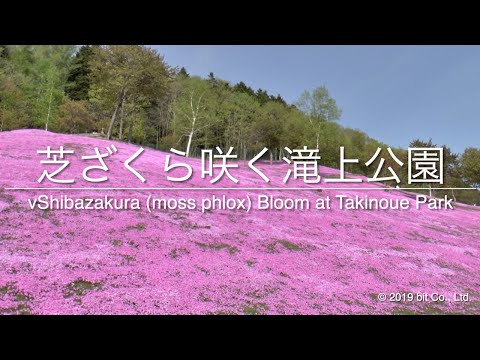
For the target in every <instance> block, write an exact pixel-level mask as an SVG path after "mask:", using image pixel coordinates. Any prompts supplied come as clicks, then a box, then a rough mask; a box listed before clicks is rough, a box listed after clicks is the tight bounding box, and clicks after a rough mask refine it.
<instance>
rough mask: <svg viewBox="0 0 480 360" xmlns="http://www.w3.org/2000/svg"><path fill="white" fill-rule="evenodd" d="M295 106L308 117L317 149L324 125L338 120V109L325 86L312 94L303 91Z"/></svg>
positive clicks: (339, 113)
mask: <svg viewBox="0 0 480 360" xmlns="http://www.w3.org/2000/svg"><path fill="white" fill-rule="evenodd" d="M295 105H296V106H297V107H298V108H299V109H300V110H302V111H303V112H304V113H305V114H306V115H307V116H308V117H309V119H310V123H311V125H312V128H313V129H314V132H315V136H316V144H317V149H318V148H319V141H320V133H321V132H322V129H323V127H324V124H325V123H326V122H329V121H337V120H338V119H340V116H341V113H342V112H341V110H340V108H339V107H338V106H337V103H336V101H335V99H333V98H332V97H331V96H330V94H329V92H328V89H327V88H326V87H325V86H320V87H317V88H316V89H314V90H313V91H312V92H310V91H308V90H305V91H304V92H303V94H302V95H301V96H300V98H299V99H298V101H297V102H296V104H295Z"/></svg>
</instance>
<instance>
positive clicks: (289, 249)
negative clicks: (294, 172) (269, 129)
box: [0, 130, 480, 314]
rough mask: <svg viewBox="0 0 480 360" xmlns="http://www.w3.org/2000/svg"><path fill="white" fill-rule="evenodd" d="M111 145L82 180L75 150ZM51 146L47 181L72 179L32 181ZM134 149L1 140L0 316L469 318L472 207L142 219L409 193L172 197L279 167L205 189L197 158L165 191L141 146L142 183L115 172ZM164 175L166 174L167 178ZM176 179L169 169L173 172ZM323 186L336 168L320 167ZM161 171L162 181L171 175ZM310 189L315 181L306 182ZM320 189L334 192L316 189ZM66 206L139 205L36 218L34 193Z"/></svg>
mask: <svg viewBox="0 0 480 360" xmlns="http://www.w3.org/2000/svg"><path fill="white" fill-rule="evenodd" d="M111 144H115V146H116V148H117V149H118V153H116V154H113V155H111V156H109V157H108V158H107V159H106V160H105V162H106V164H107V165H108V166H109V168H110V171H109V172H108V173H105V172H102V171H98V170H97V172H96V173H94V172H92V175H93V174H95V175H98V176H104V175H105V174H106V175H108V177H109V180H108V181H107V182H104V183H89V182H86V181H85V180H83V179H82V171H83V169H84V168H85V167H86V166H89V165H97V163H96V162H95V161H88V162H86V161H83V160H81V158H80V157H81V156H82V155H92V154H93V149H94V147H99V149H100V151H101V152H105V148H106V147H107V146H109V145H111ZM47 146H51V147H52V149H58V148H59V147H60V146H64V147H65V148H66V149H70V150H74V151H75V154H73V155H67V157H66V159H69V160H70V161H71V164H70V166H69V167H68V168H67V169H66V170H65V171H64V172H63V173H62V175H60V176H59V178H64V179H67V178H75V184H54V183H51V182H49V181H48V180H45V181H44V182H43V183H41V184H39V183H38V182H37V179H38V178H39V177H40V175H41V173H42V171H43V169H45V168H46V167H45V165H42V164H40V160H46V157H45V155H40V154H37V150H45V149H46V148H47ZM138 149H139V146H136V145H129V144H125V143H121V142H115V141H106V140H103V139H98V138H93V137H87V136H74V135H63V134H54V133H49V132H45V131H40V130H18V131H11V132H3V133H0V163H1V177H0V314H410V313H422V314H435V313H467V314H479V313H480V298H479V296H480V276H479V274H480V211H479V208H478V207H470V206H466V205H461V204H458V205H457V206H455V210H436V211H432V210H428V209H426V208H422V209H420V210H416V209H415V208H412V209H410V210H407V211H405V210H403V211H402V210H340V209H337V208H334V209H332V210H315V209H310V210H304V211H293V210H281V211H280V210H268V211H260V210H257V209H254V210H252V211H251V212H249V213H246V212H245V211H243V210H211V211H207V212H205V213H202V211H201V209H195V210H188V209H187V210H153V211H152V212H151V213H150V212H148V211H147V210H146V209H145V206H144V205H143V204H144V203H145V200H146V198H147V197H148V195H152V196H153V197H158V198H175V199H179V198H195V199H197V200H198V201H201V199H202V198H205V197H211V196H213V195H216V196H222V195H227V196H230V197H234V198H239V197H243V196H246V195H247V193H248V195H250V196H251V197H252V198H254V197H256V196H257V195H258V194H266V195H273V196H275V197H277V198H285V197H305V198H309V199H312V201H315V199H317V198H319V197H326V196H328V195H329V196H330V197H334V196H335V195H339V194H345V195H351V196H355V195H359V196H360V197H364V196H365V195H368V196H370V197H380V196H381V197H384V198H390V199H398V198H407V199H409V201H410V202H412V203H413V202H414V201H415V198H414V196H413V195H411V194H408V193H402V192H400V191H384V190H378V191H365V190H363V191H362V190H355V188H358V187H378V186H381V185H380V184H372V183H367V182H364V183H361V184H343V185H342V184H340V185H341V186H348V187H351V188H352V190H349V191H344V190H338V191H336V190H323V191H319V190H314V189H309V187H312V186H313V185H306V184H303V181H300V180H298V181H294V180H293V179H292V180H291V181H290V182H289V184H288V186H289V187H295V186H297V187H305V190H300V191H294V190H265V191H260V190H248V192H247V191H246V190H234V189H228V190H220V191H213V190H199V191H195V190H194V191H191V190H188V191H187V190H182V188H185V187H190V188H191V187H208V186H210V187H228V188H233V187H267V186H268V187H285V186H286V185H284V184H283V182H282V179H283V177H284V176H285V174H286V171H287V166H288V165H287V164H285V163H274V164H273V165H270V164H268V163H267V162H264V163H261V162H260V163H257V164H259V165H258V167H259V168H260V169H262V170H263V171H264V173H265V174H267V175H268V176H269V177H270V179H271V183H270V184H266V183H265V182H264V181H263V180H262V179H261V178H260V177H259V176H257V175H256V174H255V173H254V172H252V171H251V170H250V169H248V167H247V164H246V163H245V162H239V168H238V169H233V170H231V173H232V174H233V175H235V176H236V177H237V178H238V179H239V180H240V183H239V184H234V183H232V182H231V181H230V180H229V179H228V178H226V177H224V178H223V179H222V180H221V181H220V182H219V183H217V184H215V185H211V184H209V182H208V180H209V179H201V176H200V160H199V159H184V158H182V157H180V156H177V155H173V154H172V160H173V161H174V162H187V163H189V164H190V165H191V166H192V168H193V170H194V172H193V177H192V179H191V180H190V181H187V182H183V183H173V182H170V181H168V180H167V178H166V177H167V174H166V173H165V172H164V163H165V156H166V153H164V152H160V151H156V150H152V149H149V148H147V149H146V150H145V152H144V153H143V154H142V155H141V156H140V157H139V158H138V159H137V160H135V161H134V162H133V163H132V166H133V167H134V168H135V169H136V170H137V171H138V172H139V173H140V174H142V176H143V177H145V178H146V180H147V181H146V182H145V183H142V182H141V181H140V180H139V179H138V178H137V177H135V175H134V174H132V173H131V172H129V171H128V170H127V169H125V167H124V164H123V163H124V161H125V160H126V159H128V158H129V157H130V156H131V155H133V154H134V153H135V152H136V151H137V150H138ZM175 171H176V170H175ZM181 171H182V170H178V174H179V175H181V174H180V173H181ZM320 173H321V175H322V176H323V177H328V176H333V175H336V174H337V173H338V171H337V170H334V169H329V168H325V167H321V168H320ZM175 174H177V173H174V172H172V173H171V174H169V175H172V176H173V175H175ZM316 186H318V185H316ZM321 186H322V187H326V188H328V187H335V186H339V184H332V183H327V184H324V183H323V181H322V183H321ZM12 187H61V188H69V187H77V188H78V187H109V188H118V187H122V188H126V187H143V188H146V187H148V188H152V187H170V188H173V187H175V189H176V190H173V191H162V190H115V191H114V190H109V191H106V190H104V191H94V190H71V191H63V190H52V191H45V190H11V189H8V188H12ZM42 194H45V195H48V196H50V195H54V196H58V197H60V196H61V195H68V196H69V197H72V198H89V197H94V198H95V197H105V195H108V196H111V197H115V198H117V199H121V198H133V197H136V198H139V199H140V201H141V203H142V209H141V210H39V209H34V210H32V209H30V207H29V203H28V199H32V198H34V197H35V196H37V195H42ZM379 293H385V294H389V293H415V294H417V293H428V294H432V293H439V294H444V295H446V296H448V297H450V298H451V297H453V295H454V294H455V293H468V294H469V297H470V301H469V302H458V301H457V302H455V301H445V302H432V301H428V302H420V301H400V302H390V301H388V300H387V301H383V302H382V301H379V300H378V294H379Z"/></svg>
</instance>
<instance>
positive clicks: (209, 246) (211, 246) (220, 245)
mask: <svg viewBox="0 0 480 360" xmlns="http://www.w3.org/2000/svg"><path fill="white" fill-rule="evenodd" d="M195 245H197V246H199V247H200V248H202V249H205V250H215V251H220V250H223V249H227V250H228V252H229V253H230V254H232V255H233V254H235V253H236V252H237V251H238V249H237V248H236V247H235V246H231V245H228V244H225V243H213V244H204V243H201V242H195Z"/></svg>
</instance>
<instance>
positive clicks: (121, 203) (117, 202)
mask: <svg viewBox="0 0 480 360" xmlns="http://www.w3.org/2000/svg"><path fill="white" fill-rule="evenodd" d="M28 204H29V206H30V209H32V210H33V209H40V210H73V209H75V210H139V209H140V200H139V199H137V198H118V197H109V196H108V195H105V196H103V197H97V198H71V197H69V196H68V195H60V196H59V197H56V196H53V195H50V196H48V195H40V196H38V197H36V198H33V199H28Z"/></svg>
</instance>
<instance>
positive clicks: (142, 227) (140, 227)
mask: <svg viewBox="0 0 480 360" xmlns="http://www.w3.org/2000/svg"><path fill="white" fill-rule="evenodd" d="M146 228H147V225H146V224H145V223H138V224H137V225H130V226H127V230H137V231H143V230H145V229H146Z"/></svg>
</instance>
